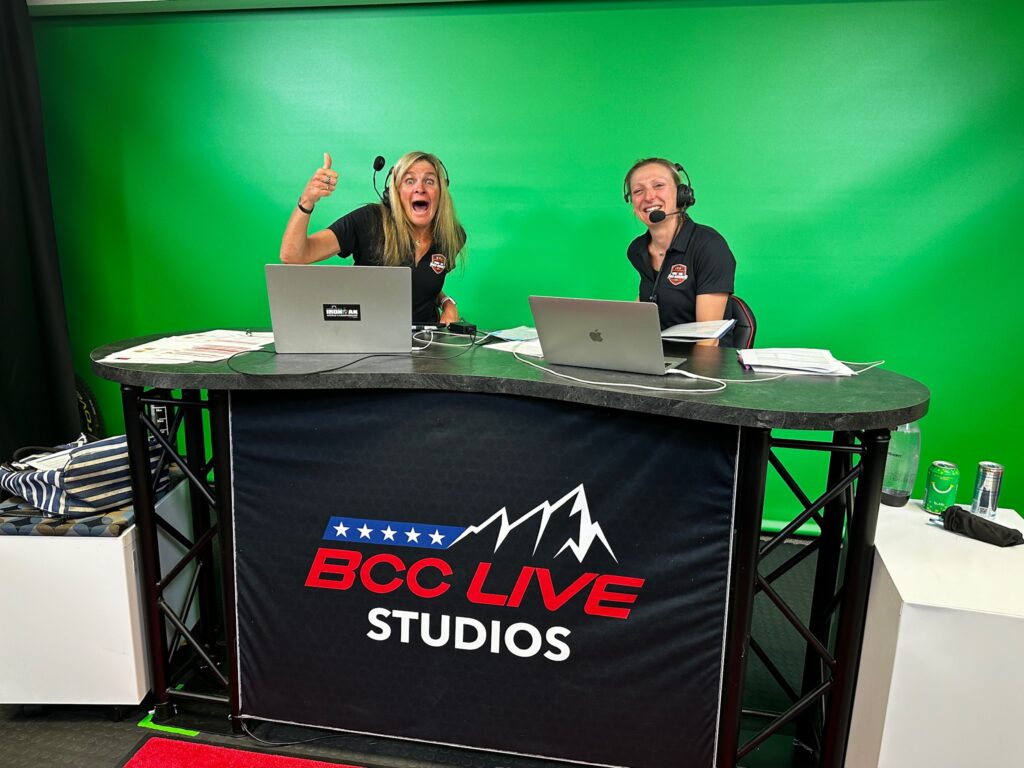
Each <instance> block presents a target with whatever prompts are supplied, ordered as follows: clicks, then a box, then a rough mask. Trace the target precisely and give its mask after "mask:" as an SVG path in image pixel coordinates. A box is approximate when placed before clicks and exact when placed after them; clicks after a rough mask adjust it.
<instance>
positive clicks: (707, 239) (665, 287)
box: [626, 217, 736, 328]
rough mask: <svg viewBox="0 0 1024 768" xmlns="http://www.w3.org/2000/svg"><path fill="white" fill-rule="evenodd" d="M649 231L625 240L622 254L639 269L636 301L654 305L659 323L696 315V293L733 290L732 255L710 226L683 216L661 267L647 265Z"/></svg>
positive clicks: (674, 322)
mask: <svg viewBox="0 0 1024 768" xmlns="http://www.w3.org/2000/svg"><path fill="white" fill-rule="evenodd" d="M650 243H651V234H650V232H645V233H644V234H642V235H640V237H638V238H636V240H634V241H633V242H631V243H630V244H629V247H628V248H627V249H626V257H627V258H628V259H629V261H630V263H631V264H632V265H633V267H634V268H635V269H636V271H637V272H639V273H640V290H639V294H638V295H639V298H640V301H654V302H656V303H657V305H658V316H659V317H660V319H661V327H662V328H668V327H669V326H672V325H677V324H679V323H692V322H694V321H695V320H696V319H697V296H699V295H700V294H703V293H733V291H734V286H735V280H736V259H735V258H734V257H733V255H732V251H730V250H729V246H728V244H727V243H726V242H725V238H724V237H722V236H721V235H720V234H718V232H716V231H715V230H714V229H712V228H711V227H706V226H704V225H703V224H698V223H696V222H695V221H694V220H693V219H691V218H689V217H687V218H686V221H685V222H684V223H683V226H682V227H680V228H679V232H677V233H676V236H675V238H674V239H673V240H672V245H670V246H669V249H668V251H666V253H665V260H664V261H663V262H662V265H661V270H660V271H658V272H655V271H654V269H653V268H652V267H651V257H650V253H649V252H648V250H647V248H648V246H649V245H650Z"/></svg>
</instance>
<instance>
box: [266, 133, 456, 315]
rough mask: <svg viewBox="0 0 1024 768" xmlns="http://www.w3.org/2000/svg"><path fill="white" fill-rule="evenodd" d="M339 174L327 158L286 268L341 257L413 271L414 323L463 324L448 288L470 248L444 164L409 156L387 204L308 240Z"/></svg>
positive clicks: (392, 176) (392, 174) (289, 231)
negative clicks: (316, 212) (313, 220)
mask: <svg viewBox="0 0 1024 768" xmlns="http://www.w3.org/2000/svg"><path fill="white" fill-rule="evenodd" d="M337 184H338V173H337V171H335V170H332V169H331V156H330V155H329V154H327V153H324V164H323V167H321V168H319V169H317V171H316V172H315V173H314V174H313V177H312V178H311V179H310V180H309V183H308V184H307V185H306V188H305V189H304V190H303V191H302V194H301V195H300V196H299V201H298V203H297V204H296V207H295V210H293V211H292V215H291V218H289V219H288V225H287V227H286V228H285V231H284V237H283V238H282V240H281V261H283V262H285V263H286V264H311V263H313V262H315V261H323V260H324V259H326V258H328V257H330V256H334V255H335V254H337V255H339V256H341V257H346V256H352V257H353V259H354V261H355V263H356V264H359V265H364V266H407V267H410V268H411V269H412V271H413V275H412V322H414V323H436V322H441V323H450V322H454V321H456V320H458V319H459V312H458V308H457V307H456V306H455V300H454V299H453V298H452V297H451V296H448V295H447V294H445V292H444V280H445V277H446V276H447V275H448V273H449V272H450V271H451V270H452V269H453V268H454V267H455V262H456V260H457V259H458V257H459V254H460V253H461V252H462V249H463V248H464V247H465V244H466V232H465V230H464V229H463V228H462V226H461V225H460V224H459V220H458V217H457V216H456V214H455V205H454V204H453V202H452V198H451V196H450V195H449V194H448V175H447V173H446V172H445V169H444V164H443V163H441V161H440V160H439V159H438V158H437V157H436V156H435V155H432V154H430V153H428V152H409V153H407V154H405V155H402V157H400V158H399V159H398V162H396V163H395V165H394V167H393V168H392V169H391V170H390V171H389V172H388V177H387V183H386V184H385V190H384V193H383V195H382V196H381V202H379V203H370V204H368V205H364V206H362V207H361V208H357V209H355V210H354V211H351V212H349V213H347V214H345V215H344V216H342V217H341V218H340V219H338V220H337V221H335V222H334V223H333V224H331V225H330V226H329V227H327V229H322V230H320V231H318V232H314V233H313V234H312V235H310V234H308V229H309V216H310V214H311V213H312V212H313V207H314V206H315V205H316V204H317V203H318V202H319V201H320V200H322V199H323V198H325V197H328V196H330V195H331V193H333V192H334V190H335V188H336V187H337Z"/></svg>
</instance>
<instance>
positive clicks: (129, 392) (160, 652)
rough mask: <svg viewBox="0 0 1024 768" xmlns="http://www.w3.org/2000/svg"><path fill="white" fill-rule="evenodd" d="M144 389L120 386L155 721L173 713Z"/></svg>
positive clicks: (162, 720) (165, 718)
mask: <svg viewBox="0 0 1024 768" xmlns="http://www.w3.org/2000/svg"><path fill="white" fill-rule="evenodd" d="M141 397H142V388H141V387H132V386H129V385H127V384H125V385H122V387H121V403H122V406H123V407H124V432H125V440H126V442H127V444H128V464H129V467H130V469H131V481H132V505H133V506H134V508H135V526H136V532H137V533H138V540H139V563H140V565H141V568H142V584H143V590H142V592H143V600H144V603H145V609H146V626H147V628H148V630H149V632H148V634H149V672H150V686H151V687H150V690H151V691H152V692H153V706H154V712H153V720H154V721H155V722H164V721H166V720H167V719H168V718H169V717H170V716H171V715H172V714H173V712H172V707H171V704H170V702H169V697H168V694H167V633H166V628H165V625H164V615H163V613H162V612H161V610H160V606H159V600H160V590H159V586H158V585H159V583H160V549H159V547H158V546H157V535H156V511H155V507H154V502H153V485H152V479H151V477H150V471H149V437H148V435H147V434H146V428H145V426H143V424H142V415H143V406H142V403H141V400H140V399H141Z"/></svg>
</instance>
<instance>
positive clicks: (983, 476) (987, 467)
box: [971, 461, 1003, 518]
mask: <svg viewBox="0 0 1024 768" xmlns="http://www.w3.org/2000/svg"><path fill="white" fill-rule="evenodd" d="M1002 486H1003V465H1002V464H996V463H995V462H994V461H983V462H981V463H980V464H978V475H977V477H975V479H974V496H973V497H972V498H971V512H973V513H974V514H976V515H981V516H982V517H989V518H994V517H995V516H996V508H997V507H998V506H999V489H1000V488H1002Z"/></svg>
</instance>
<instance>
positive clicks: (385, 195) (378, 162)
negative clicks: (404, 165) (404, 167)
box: [373, 155, 452, 208]
mask: <svg viewBox="0 0 1024 768" xmlns="http://www.w3.org/2000/svg"><path fill="white" fill-rule="evenodd" d="M433 157H434V158H435V159H436V160H437V162H439V163H440V164H441V170H443V171H444V185H445V186H446V187H450V186H451V185H452V183H451V181H450V180H449V178H448V169H447V168H446V167H445V165H444V161H443V160H442V159H441V158H440V157H438V156H437V155H433ZM386 164H387V161H386V160H385V159H384V158H383V157H382V156H381V155H377V156H376V157H375V158H373V191H374V192H377V196H378V197H379V198H380V201H381V202H382V203H384V205H385V206H386V207H388V208H390V207H391V190H390V189H388V182H389V181H391V174H392V173H393V172H394V170H395V166H393V165H392V166H391V167H390V168H388V172H387V175H386V176H385V177H384V191H383V192H379V191H378V190H377V172H378V171H380V170H381V169H382V168H384V166H385V165H386Z"/></svg>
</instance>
